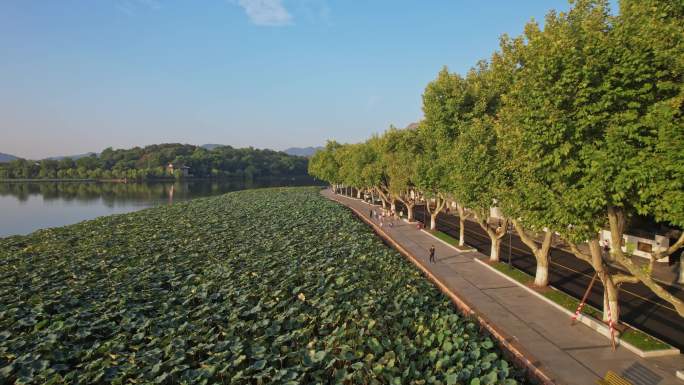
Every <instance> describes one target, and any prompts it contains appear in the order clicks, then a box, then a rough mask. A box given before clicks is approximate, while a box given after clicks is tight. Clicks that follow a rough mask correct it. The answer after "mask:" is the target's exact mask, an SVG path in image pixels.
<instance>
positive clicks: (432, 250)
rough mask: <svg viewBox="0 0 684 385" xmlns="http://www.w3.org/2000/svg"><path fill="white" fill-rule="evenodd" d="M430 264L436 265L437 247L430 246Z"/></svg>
mask: <svg viewBox="0 0 684 385" xmlns="http://www.w3.org/2000/svg"><path fill="white" fill-rule="evenodd" d="M430 263H435V245H431V246H430Z"/></svg>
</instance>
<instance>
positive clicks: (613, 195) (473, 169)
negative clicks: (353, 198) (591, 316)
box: [309, 0, 684, 321]
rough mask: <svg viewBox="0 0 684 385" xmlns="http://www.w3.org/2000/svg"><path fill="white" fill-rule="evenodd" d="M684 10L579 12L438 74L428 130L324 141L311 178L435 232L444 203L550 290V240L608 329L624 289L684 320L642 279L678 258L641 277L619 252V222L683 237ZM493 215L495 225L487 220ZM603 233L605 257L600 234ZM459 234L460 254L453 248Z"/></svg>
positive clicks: (681, 309) (676, 247)
mask: <svg viewBox="0 0 684 385" xmlns="http://www.w3.org/2000/svg"><path fill="white" fill-rule="evenodd" d="M682 31H684V3H682V2H681V1H674V0H673V1H658V0H622V1H620V9H619V12H618V13H616V14H611V12H610V10H609V6H608V2H607V1H601V0H578V1H575V2H574V4H573V5H572V8H571V9H570V10H569V11H568V12H567V13H555V12H551V13H549V14H548V15H547V17H546V20H545V23H544V28H543V29H542V28H540V26H539V25H538V24H537V23H535V22H530V23H528V24H527V25H526V27H525V30H524V33H523V35H522V36H519V37H516V38H511V37H507V36H504V37H502V38H501V42H500V48H499V50H497V52H495V53H494V54H493V55H492V56H491V58H490V59H489V60H483V61H480V62H479V63H477V64H476V65H475V66H474V67H473V68H472V69H471V70H470V71H469V72H468V73H467V74H466V75H465V76H461V75H459V74H456V73H452V72H449V71H448V69H447V68H444V69H442V70H441V71H440V72H439V74H438V75H437V78H436V79H435V80H433V81H432V82H430V83H429V84H428V85H427V87H426V88H425V91H424V93H423V112H424V118H423V120H422V121H421V122H420V123H419V124H418V125H417V127H411V128H407V129H404V130H399V129H396V128H393V127H390V129H389V130H388V131H386V132H384V133H383V134H381V135H375V136H373V137H371V138H370V139H368V140H367V141H366V142H363V143H357V144H339V143H337V142H335V141H330V142H328V144H327V146H326V147H325V149H324V150H321V151H319V152H318V153H316V154H315V155H314V156H313V157H312V159H311V161H310V163H309V172H310V174H312V175H313V176H316V177H317V178H319V179H322V180H324V181H327V182H329V183H330V184H332V185H333V186H334V187H336V188H339V187H340V186H345V187H354V188H356V189H358V190H361V191H364V192H366V193H369V194H372V195H375V196H377V197H379V198H380V199H381V200H382V201H383V204H386V205H394V204H395V203H396V202H402V203H403V205H404V206H405V207H406V208H407V211H408V217H409V219H413V207H414V206H415V205H416V204H420V203H427V208H428V210H429V212H430V214H431V217H432V218H431V219H432V220H431V222H432V224H431V227H432V228H433V229H434V228H435V218H436V216H437V215H438V214H439V212H440V211H441V210H442V209H443V208H444V206H445V205H446V204H453V205H454V206H455V208H456V209H457V211H458V215H459V217H460V220H461V229H463V228H464V225H463V222H464V221H465V220H466V219H468V218H470V219H473V220H475V221H477V222H478V223H479V224H480V226H482V228H483V229H484V230H485V231H486V232H487V234H488V235H489V237H490V238H491V244H492V247H491V250H492V251H491V255H490V258H491V259H492V260H498V258H499V249H500V242H501V238H502V237H503V236H504V234H505V233H506V228H507V225H508V223H511V224H512V226H514V227H515V229H516V231H517V233H518V234H519V235H520V237H521V239H522V241H523V242H524V243H525V244H526V245H527V246H528V247H529V248H530V249H531V251H532V254H534V256H535V258H536V259H537V274H536V277H535V284H536V285H538V286H545V285H547V284H548V266H549V249H550V245H551V243H552V242H553V241H554V238H560V239H562V241H564V243H566V244H568V245H569V247H570V248H571V250H572V252H573V253H574V255H575V256H576V257H577V258H579V259H581V260H583V261H586V262H587V263H588V264H590V265H591V266H592V267H593V269H594V270H595V271H596V273H597V274H598V277H599V278H600V280H601V282H602V283H603V286H604V288H605V289H604V305H603V309H604V311H603V312H604V320H608V319H609V318H611V319H612V320H613V321H618V319H619V314H620V313H619V306H618V299H619V296H618V294H619V289H620V286H621V285H622V284H624V283H628V282H629V283H637V282H641V283H643V284H644V285H646V286H647V287H648V288H649V289H650V290H652V291H653V293H655V294H656V295H657V296H658V297H660V298H662V299H664V300H665V301H667V302H669V303H670V304H671V305H672V306H673V307H674V308H675V310H676V311H677V313H679V315H681V316H683V317H684V302H683V301H682V300H681V299H679V298H678V297H676V296H675V295H673V294H671V293H670V292H669V291H668V290H667V288H666V287H665V286H663V285H662V284H660V283H659V282H657V281H656V280H654V279H653V278H652V276H651V271H652V269H653V264H654V263H655V262H656V261H658V260H662V259H664V258H665V257H668V256H671V255H673V254H675V253H677V252H680V249H681V248H682V247H683V246H684V233H681V234H682V235H680V236H678V239H675V240H673V241H672V242H671V243H670V244H669V245H668V246H667V247H654V248H653V250H652V252H651V258H650V263H649V264H646V265H645V266H641V265H639V264H636V263H635V262H634V261H633V259H632V258H631V255H630V250H626V251H625V250H623V248H622V247H621V246H622V240H623V235H624V229H625V225H626V222H627V221H628V220H629V218H630V217H632V216H634V215H647V216H651V217H653V218H654V219H655V220H656V221H658V222H663V223H668V224H669V225H671V226H673V227H678V228H680V229H681V228H684V119H683V116H684V115H683V114H684V85H683V82H682V79H683V77H684V34H682ZM492 207H497V208H498V209H499V210H500V211H501V213H502V214H503V216H504V217H505V219H503V220H502V221H501V222H499V223H494V222H493V221H491V220H490V208H492ZM604 228H606V229H609V231H610V252H609V253H605V252H603V250H602V249H603V245H602V244H601V242H600V237H599V232H600V231H601V230H602V229H604ZM464 241H465V240H464V233H463V231H461V234H460V243H461V245H463V244H464Z"/></svg>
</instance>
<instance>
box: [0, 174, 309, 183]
mask: <svg viewBox="0 0 684 385" xmlns="http://www.w3.org/2000/svg"><path fill="white" fill-rule="evenodd" d="M301 178H310V179H311V180H314V178H313V177H311V176H309V175H297V176H261V177H253V178H251V179H247V178H244V177H239V176H234V177H222V178H203V177H197V178H193V177H190V178H181V179H175V178H154V179H90V178H68V179H67V178H64V179H60V178H27V179H0V183H29V182H30V183H40V182H60V183H61V182H64V183H66V182H88V183H149V182H182V181H223V180H242V181H246V180H266V179H277V180H284V179H287V180H294V179H301Z"/></svg>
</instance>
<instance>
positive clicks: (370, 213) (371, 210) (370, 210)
mask: <svg viewBox="0 0 684 385" xmlns="http://www.w3.org/2000/svg"><path fill="white" fill-rule="evenodd" d="M368 215H370V219H373V209H369V210H368Z"/></svg>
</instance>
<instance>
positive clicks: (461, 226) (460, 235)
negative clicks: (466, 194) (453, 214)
mask: <svg viewBox="0 0 684 385" xmlns="http://www.w3.org/2000/svg"><path fill="white" fill-rule="evenodd" d="M458 223H459V229H458V245H459V246H465V218H463V216H462V215H461V216H459V217H458Z"/></svg>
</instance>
